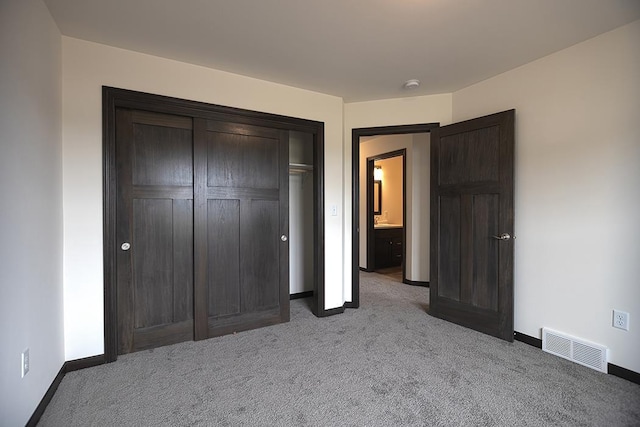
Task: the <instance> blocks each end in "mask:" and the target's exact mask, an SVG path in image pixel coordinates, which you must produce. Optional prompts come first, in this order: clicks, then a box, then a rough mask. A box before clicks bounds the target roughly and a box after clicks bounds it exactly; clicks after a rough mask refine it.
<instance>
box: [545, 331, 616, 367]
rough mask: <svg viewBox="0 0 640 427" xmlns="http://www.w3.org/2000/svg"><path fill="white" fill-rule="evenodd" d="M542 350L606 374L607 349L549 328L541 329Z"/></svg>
mask: <svg viewBox="0 0 640 427" xmlns="http://www.w3.org/2000/svg"><path fill="white" fill-rule="evenodd" d="M542 350H544V351H546V352H547V353H551V354H555V355H556V356H560V357H562V358H564V359H567V360H571V361H572V362H576V363H579V364H581V365H584V366H587V367H589V368H592V369H595V370H596V371H600V372H605V373H606V372H607V362H608V361H609V360H608V349H607V347H605V346H602V345H600V344H594V343H591V342H589V341H585V340H582V339H580V338H576V337H572V336H571V335H567V334H563V333H562V332H558V331H554V330H553V329H549V328H542Z"/></svg>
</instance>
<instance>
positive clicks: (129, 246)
mask: <svg viewBox="0 0 640 427" xmlns="http://www.w3.org/2000/svg"><path fill="white" fill-rule="evenodd" d="M130 248H131V244H130V243H127V242H124V243H123V244H122V245H121V246H120V249H122V250H123V251H128V250H129V249H130Z"/></svg>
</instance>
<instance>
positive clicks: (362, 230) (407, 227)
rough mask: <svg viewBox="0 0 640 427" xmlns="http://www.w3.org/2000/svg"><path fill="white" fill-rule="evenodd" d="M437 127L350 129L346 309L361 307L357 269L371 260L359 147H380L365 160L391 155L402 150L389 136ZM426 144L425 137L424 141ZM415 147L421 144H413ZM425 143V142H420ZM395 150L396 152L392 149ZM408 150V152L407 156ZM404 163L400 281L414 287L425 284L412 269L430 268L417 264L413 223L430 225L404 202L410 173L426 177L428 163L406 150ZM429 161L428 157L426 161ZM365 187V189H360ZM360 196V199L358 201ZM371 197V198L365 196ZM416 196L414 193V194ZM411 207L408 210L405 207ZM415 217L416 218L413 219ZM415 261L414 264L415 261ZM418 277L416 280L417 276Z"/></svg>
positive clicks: (363, 166) (363, 164)
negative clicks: (349, 257) (348, 295)
mask: <svg viewBox="0 0 640 427" xmlns="http://www.w3.org/2000/svg"><path fill="white" fill-rule="evenodd" d="M437 127H439V123H425V124H416V125H400V126H382V127H371V128H359V129H353V131H352V206H353V210H352V212H353V216H352V276H351V279H352V282H351V283H352V288H351V291H352V293H351V302H350V303H347V304H345V306H346V307H351V308H357V307H359V306H360V277H359V274H360V270H361V269H362V270H365V271H366V270H368V269H370V268H371V267H370V265H372V264H369V259H370V258H372V257H370V255H369V250H368V248H369V247H370V245H369V244H367V243H366V242H367V240H368V237H369V234H371V235H373V234H374V233H373V232H374V223H373V222H374V221H373V220H372V221H371V223H370V224H368V223H367V219H366V218H367V216H368V213H369V212H372V211H373V197H374V193H373V183H372V186H371V191H370V192H367V189H366V182H367V179H366V177H365V176H363V175H364V174H361V171H363V172H364V171H366V168H367V166H366V165H367V162H366V158H364V159H363V155H362V152H365V151H366V150H364V149H363V148H362V144H363V143H366V142H367V140H368V141H369V142H370V141H371V140H374V141H373V142H374V143H377V144H379V145H380V151H379V152H378V153H374V154H369V155H368V157H375V156H376V155H377V156H378V157H381V156H382V155H383V154H384V153H390V152H393V151H397V150H401V149H402V147H401V146H392V145H391V143H389V142H388V137H390V136H394V135H397V136H404V137H405V139H406V138H407V137H408V138H410V137H411V135H413V134H427V135H428V134H429V133H430V132H431V130H433V129H435V128H437ZM426 141H428V138H426ZM416 144H418V146H419V145H420V142H416ZM422 144H424V142H423V143H422ZM394 148H396V150H394ZM422 148H424V149H425V151H426V152H427V153H428V151H429V147H428V144H426V146H425V147H422ZM409 151H411V153H409ZM406 153H407V154H406V162H405V167H404V170H405V171H406V172H405V174H406V176H407V178H406V182H405V186H404V187H405V189H404V193H405V197H404V199H405V204H404V209H403V212H404V218H403V228H404V230H403V242H402V244H403V252H404V253H403V259H402V263H403V269H404V273H403V282H404V283H408V284H414V285H425V286H426V285H428V283H425V282H424V281H420V280H414V279H415V278H416V277H415V276H414V275H413V273H414V269H415V268H418V269H419V266H420V265H425V264H426V265H427V266H428V265H429V259H428V257H427V259H426V260H422V261H418V260H419V259H420V255H419V254H418V253H415V254H414V251H413V250H412V249H413V248H412V246H413V236H412V234H413V224H414V223H415V224H422V223H424V224H425V225H426V226H427V227H428V224H429V214H428V212H425V213H420V209H419V208H418V207H416V209H415V211H416V212H415V215H414V212H413V211H414V209H413V204H412V203H407V201H412V200H413V196H414V194H413V192H414V186H413V174H414V172H415V173H417V175H419V173H418V172H420V171H424V172H425V173H426V174H427V176H428V171H429V163H428V160H427V161H426V163H425V164H421V160H420V159H421V158H420V157H418V156H414V155H413V149H411V150H407V151H406ZM427 159H428V158H427ZM373 167H374V165H372V170H371V171H366V176H369V175H371V176H373ZM363 187H364V188H363ZM422 190H424V191H425V192H426V196H427V198H428V194H429V189H428V188H426V189H422ZM361 194H362V196H363V197H362V198H361ZM369 194H370V197H367V196H368V195H369ZM416 194H417V191H416ZM368 199H370V203H369V204H370V209H367V207H366V206H367V203H368V202H369V200H368ZM408 204H410V206H411V207H409V206H407V205H408ZM414 216H415V218H414ZM422 244H423V245H426V247H428V246H429V241H428V238H427V240H426V241H425V242H422ZM413 258H415V259H416V261H415V262H414V259H413ZM407 267H408V269H407ZM418 278H419V277H418Z"/></svg>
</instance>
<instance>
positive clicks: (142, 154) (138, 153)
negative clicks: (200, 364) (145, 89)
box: [116, 109, 193, 354]
mask: <svg viewBox="0 0 640 427" xmlns="http://www.w3.org/2000/svg"><path fill="white" fill-rule="evenodd" d="M192 122H193V120H192V119H191V118H190V117H183V116H174V115H169V114H158V113H151V112H147V111H136V110H127V109H119V110H117V112H116V132H117V135H116V183H117V187H116V188H117V199H116V239H117V240H116V244H117V247H116V251H117V255H116V265H117V310H118V311H117V323H118V325H117V328H118V353H119V354H123V353H129V352H132V351H139V350H144V349H147V348H153V347H159V346H162V345H168V344H174V343H177V342H181V341H186V340H191V339H193V130H192Z"/></svg>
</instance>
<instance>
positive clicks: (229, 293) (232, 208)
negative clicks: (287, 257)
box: [207, 200, 240, 318]
mask: <svg viewBox="0 0 640 427" xmlns="http://www.w3.org/2000/svg"><path fill="white" fill-rule="evenodd" d="M207 229H208V231H209V232H208V242H209V243H208V245H209V251H208V253H209V274H208V286H207V288H208V290H209V317H213V318H217V317H220V316H227V315H235V314H239V313H240V201H239V200H208V202H207Z"/></svg>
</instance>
